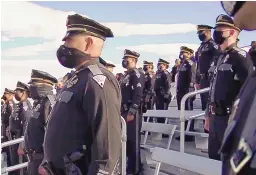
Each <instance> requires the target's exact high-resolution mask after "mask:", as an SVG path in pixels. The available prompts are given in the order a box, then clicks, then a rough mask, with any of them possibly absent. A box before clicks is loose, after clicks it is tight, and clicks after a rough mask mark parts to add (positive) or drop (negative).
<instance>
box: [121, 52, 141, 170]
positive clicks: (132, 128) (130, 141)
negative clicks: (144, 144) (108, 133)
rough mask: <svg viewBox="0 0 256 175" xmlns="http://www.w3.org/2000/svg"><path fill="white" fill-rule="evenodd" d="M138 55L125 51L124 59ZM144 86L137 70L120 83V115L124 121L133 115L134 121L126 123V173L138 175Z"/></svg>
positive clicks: (126, 75) (133, 70) (137, 54)
mask: <svg viewBox="0 0 256 175" xmlns="http://www.w3.org/2000/svg"><path fill="white" fill-rule="evenodd" d="M139 56H140V54H139V53H136V52H133V51H130V50H125V53H124V58H126V57H132V58H135V59H138V57H139ZM144 85H145V77H144V74H143V73H142V72H141V71H139V70H138V69H137V68H134V69H130V70H128V71H127V73H126V74H125V76H124V78H123V80H122V81H121V84H120V86H121V92H122V103H121V105H122V106H121V114H122V116H123V117H124V118H125V119H126V117H127V115H133V116H134V119H133V120H132V121H129V122H127V158H128V165H127V173H128V174H139V173H140V172H141V171H142V167H141V159H140V139H141V135H140V130H141V126H142V110H141V108H142V106H141V102H142V97H143V89H144Z"/></svg>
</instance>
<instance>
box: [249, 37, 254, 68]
mask: <svg viewBox="0 0 256 175" xmlns="http://www.w3.org/2000/svg"><path fill="white" fill-rule="evenodd" d="M248 53H249V55H250V56H251V58H252V62H253V66H254V67H255V68H256V41H252V42H251V48H250V50H249V52H248Z"/></svg>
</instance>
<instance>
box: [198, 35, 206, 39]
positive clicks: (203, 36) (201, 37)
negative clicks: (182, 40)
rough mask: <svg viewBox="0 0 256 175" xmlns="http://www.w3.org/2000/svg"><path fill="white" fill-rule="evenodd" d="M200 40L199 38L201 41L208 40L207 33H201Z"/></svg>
mask: <svg viewBox="0 0 256 175" xmlns="http://www.w3.org/2000/svg"><path fill="white" fill-rule="evenodd" d="M198 38H199V40H200V41H204V40H205V39H206V35H205V33H199V34H198Z"/></svg>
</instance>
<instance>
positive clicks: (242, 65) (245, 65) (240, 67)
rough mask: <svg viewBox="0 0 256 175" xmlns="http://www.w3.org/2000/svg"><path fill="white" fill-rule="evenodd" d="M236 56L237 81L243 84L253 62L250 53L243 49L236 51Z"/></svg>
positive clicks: (251, 69) (250, 71) (251, 68)
mask: <svg viewBox="0 0 256 175" xmlns="http://www.w3.org/2000/svg"><path fill="white" fill-rule="evenodd" d="M236 58H237V59H236V74H237V77H238V79H239V81H240V82H241V83H242V84H243V83H244V82H245V80H246V78H247V77H248V75H250V74H251V73H252V71H253V63H252V61H251V58H250V55H249V54H247V53H246V52H245V51H240V52H238V54H237V56H236Z"/></svg>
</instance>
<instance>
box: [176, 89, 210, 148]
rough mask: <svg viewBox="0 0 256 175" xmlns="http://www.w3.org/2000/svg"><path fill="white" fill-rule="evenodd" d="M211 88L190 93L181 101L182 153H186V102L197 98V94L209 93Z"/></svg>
mask: <svg viewBox="0 0 256 175" xmlns="http://www.w3.org/2000/svg"><path fill="white" fill-rule="evenodd" d="M209 91H210V88H209V87H208V88H204V89H200V90H196V91H193V92H189V93H187V94H186V95H184V97H183V98H182V100H181V104H180V152H182V153H184V147H185V115H184V114H185V102H186V100H187V99H188V98H189V97H192V96H195V95H197V94H202V93H206V92H209Z"/></svg>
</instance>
